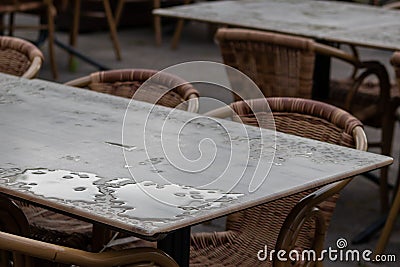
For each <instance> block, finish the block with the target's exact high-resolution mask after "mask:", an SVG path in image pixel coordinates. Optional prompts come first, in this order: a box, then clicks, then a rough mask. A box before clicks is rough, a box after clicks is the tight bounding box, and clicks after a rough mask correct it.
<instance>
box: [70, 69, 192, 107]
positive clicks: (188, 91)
mask: <svg viewBox="0 0 400 267" xmlns="http://www.w3.org/2000/svg"><path fill="white" fill-rule="evenodd" d="M129 82H139V83H140V84H143V83H146V82H148V83H149V84H159V85H162V86H166V87H167V88H168V89H167V90H168V91H167V92H165V93H169V92H170V91H174V92H176V93H177V94H178V95H179V96H180V97H181V98H182V99H183V100H185V101H187V109H186V111H189V112H197V111H198V109H199V102H198V97H199V92H198V91H197V90H196V89H195V88H194V87H193V86H192V85H191V84H190V83H188V82H187V81H185V80H183V79H181V78H180V77H178V76H175V75H172V74H169V73H166V72H162V71H161V72H160V71H157V70H150V69H120V70H109V71H99V72H94V73H92V74H90V75H87V76H84V77H81V78H77V79H75V80H72V81H69V82H66V83H65V85H69V86H74V87H79V88H90V89H91V90H94V91H98V92H102V93H109V94H113V95H118V96H122V97H126V98H132V97H133V95H134V94H133V95H132V93H131V92H130V91H129V90H126V87H125V88H122V87H121V88H114V89H113V90H109V89H108V88H106V87H107V85H106V84H116V83H129ZM94 84H96V86H92V87H91V85H94ZM145 89H146V88H145ZM141 95H143V94H141ZM161 96H162V95H160V94H158V95H157V99H158V98H159V97H161ZM144 101H147V102H150V103H153V102H154V96H153V98H151V97H150V98H148V99H146V97H145V99H144ZM168 104H169V103H168ZM173 106H174V105H173V104H172V103H171V107H173Z"/></svg>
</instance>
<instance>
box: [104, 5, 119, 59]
mask: <svg viewBox="0 0 400 267" xmlns="http://www.w3.org/2000/svg"><path fill="white" fill-rule="evenodd" d="M103 5H104V11H105V12H106V17H107V22H108V27H109V29H110V35H111V40H112V42H113V45H114V50H115V55H116V57H117V59H118V60H121V49H120V46H119V41H118V35H117V27H116V25H115V20H114V16H113V13H112V10H111V6H110V2H109V0H103Z"/></svg>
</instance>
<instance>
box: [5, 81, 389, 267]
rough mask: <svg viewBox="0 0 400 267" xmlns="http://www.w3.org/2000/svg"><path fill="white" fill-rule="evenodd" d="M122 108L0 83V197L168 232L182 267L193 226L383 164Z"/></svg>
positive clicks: (38, 85)
mask: <svg viewBox="0 0 400 267" xmlns="http://www.w3.org/2000/svg"><path fill="white" fill-rule="evenodd" d="M128 104H129V99H125V98H119V97H114V96H111V95H106V94H99V93H96V92H93V91H89V90H84V89H78V88H72V87H67V86H63V85H60V84H56V83H49V82H45V81H41V80H25V79H20V78H16V77H12V76H7V75H3V74H0V110H1V112H0V127H1V131H0V139H1V140H2V142H1V144H0V151H1V154H2V155H1V157H0V192H1V193H3V194H6V195H8V196H11V197H15V198H19V199H23V200H26V201H28V202H31V203H36V204H40V205H42V206H45V207H48V208H51V209H53V210H57V211H60V212H63V213H67V214H70V215H73V216H76V217H78V218H81V219H83V220H86V221H89V222H92V223H98V224H102V225H106V226H110V227H112V228H114V229H117V230H120V231H125V232H129V233H131V234H133V235H136V236H139V237H142V238H146V239H149V240H160V239H162V238H164V237H165V236H166V235H167V234H169V233H173V234H172V238H167V239H166V240H170V241H171V242H174V243H176V244H183V245H182V246H183V247H182V248H181V249H182V251H181V250H179V249H175V251H174V252H175V253H176V254H175V255H172V256H174V257H175V259H177V261H178V262H180V263H181V264H182V265H186V264H187V263H188V255H189V234H190V226H192V225H195V224H197V223H201V222H204V221H207V220H210V219H213V218H217V217H220V216H223V215H227V214H229V213H232V212H235V211H238V210H242V209H245V208H249V207H252V206H255V205H258V204H261V203H265V202H268V201H271V200H274V199H277V198H280V197H284V196H287V195H289V194H293V193H296V192H300V191H302V190H306V189H309V188H314V187H318V186H321V185H324V184H327V183H332V182H334V181H338V180H341V179H344V178H347V177H350V176H353V175H356V174H359V173H362V172H366V171H370V170H372V169H376V168H379V167H382V166H385V165H388V164H390V163H391V162H392V158H390V157H386V156H381V155H378V154H372V153H368V152H362V151H358V150H354V149H349V148H345V147H340V146H335V145H330V144H326V143H322V142H318V141H313V140H309V139H304V138H300V137H296V136H291V135H286V134H280V133H278V134H276V135H275V134H274V132H273V131H271V130H265V129H259V128H256V127H251V126H245V125H242V124H238V123H235V122H231V121H227V120H213V119H210V118H207V117H203V116H200V115H197V114H193V113H188V112H184V111H180V110H172V109H168V108H165V107H160V106H152V105H150V104H147V103H142V102H137V101H132V102H131V105H130V106H129V107H128ZM161 126H162V128H161ZM228 133H229V134H228ZM122 134H123V135H122ZM121 135H122V136H121ZM178 137H179V138H178ZM210 140H213V142H211V141H210ZM177 145H179V147H178V146H177ZM198 145H199V146H198ZM179 149H180V150H179ZM215 149H217V150H215ZM200 151H201V153H200ZM179 152H181V153H179ZM200 156H201V157H200ZM258 163H260V165H259V166H257V164H258ZM179 238H181V239H179ZM160 243H161V244H162V246H166V247H168V246H171V244H170V243H168V242H163V241H162V242H160Z"/></svg>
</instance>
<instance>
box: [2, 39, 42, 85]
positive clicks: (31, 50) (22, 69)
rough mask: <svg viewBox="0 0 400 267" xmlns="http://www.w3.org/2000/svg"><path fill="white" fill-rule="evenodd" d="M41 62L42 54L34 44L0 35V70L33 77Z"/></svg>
mask: <svg viewBox="0 0 400 267" xmlns="http://www.w3.org/2000/svg"><path fill="white" fill-rule="evenodd" d="M42 63H43V54H42V52H41V51H40V50H39V48H37V47H36V46H35V45H33V44H31V43H29V42H28V41H25V40H23V39H20V38H17V37H8V36H0V72H2V73H7V74H11V75H16V76H20V77H23V78H27V79H31V78H34V77H35V76H36V75H37V74H38V72H39V70H40V68H41V66H42Z"/></svg>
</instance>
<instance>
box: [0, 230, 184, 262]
mask: <svg viewBox="0 0 400 267" xmlns="http://www.w3.org/2000/svg"><path fill="white" fill-rule="evenodd" d="M0 249H5V250H7V251H10V252H13V256H14V257H13V259H12V264H11V265H10V266H14V267H26V266H32V264H33V262H32V261H31V259H32V258H31V257H35V258H39V259H44V260H47V261H51V262H52V263H53V264H54V265H55V266H58V265H57V263H63V264H68V265H79V266H110V267H111V266H133V265H135V266H137V265H138V266H139V265H140V266H158V267H178V264H177V263H176V262H175V261H174V260H173V259H172V258H171V257H169V256H168V255H167V254H165V253H164V252H162V251H161V250H158V249H155V248H134V249H129V250H124V251H112V252H103V253H91V252H86V251H82V250H78V249H73V248H68V247H63V246H58V245H54V244H51V243H47V242H41V241H37V240H33V239H29V238H26V237H22V236H19V235H15V234H9V233H4V232H1V231H0ZM3 263H5V262H3ZM7 265H8V264H7ZM3 266H4V265H3Z"/></svg>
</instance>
